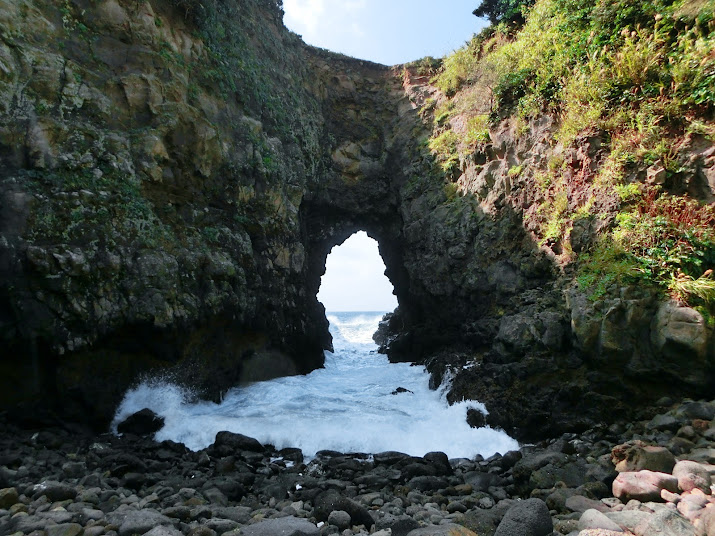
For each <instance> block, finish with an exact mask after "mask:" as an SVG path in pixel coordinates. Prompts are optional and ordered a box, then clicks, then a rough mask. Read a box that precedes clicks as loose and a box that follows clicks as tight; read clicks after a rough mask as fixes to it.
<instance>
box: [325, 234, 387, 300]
mask: <svg viewBox="0 0 715 536" xmlns="http://www.w3.org/2000/svg"><path fill="white" fill-rule="evenodd" d="M318 300H319V301H320V302H321V303H322V304H323V306H324V307H325V309H326V311H330V312H343V311H355V312H356V311H375V312H390V311H393V310H394V309H395V308H396V307H397V298H396V296H395V295H394V287H393V285H392V283H391V282H390V280H389V279H388V278H387V276H386V275H385V262H384V261H383V260H382V257H381V256H380V252H379V249H378V243H377V241H376V240H375V239H373V238H370V237H369V236H368V235H367V233H366V232H364V231H358V232H356V233H354V234H353V235H351V236H350V237H349V238H347V239H346V240H345V241H344V242H342V243H341V244H339V245H336V246H334V247H333V248H332V250H331V251H330V253H329V254H328V256H327V258H326V261H325V274H324V275H323V276H322V278H321V284H320V290H319V291H318Z"/></svg>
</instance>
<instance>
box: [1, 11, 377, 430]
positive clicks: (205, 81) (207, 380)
mask: <svg viewBox="0 0 715 536" xmlns="http://www.w3.org/2000/svg"><path fill="white" fill-rule="evenodd" d="M178 4H181V5H180V6H178V7H177V5H178ZM194 4H196V5H194ZM197 5H198V3H191V2H183V3H181V2H179V3H177V2H169V1H163V0H156V1H151V2H148V1H147V2H133V1H132V2H130V1H120V0H104V1H101V2H89V1H82V0H76V1H75V0H72V1H69V0H68V1H63V2H44V1H41V0H36V1H31V0H27V1H25V0H3V1H2V2H1V3H0V27H2V29H3V31H2V34H1V37H2V40H1V41H0V103H1V104H0V117H1V119H0V125H1V126H0V173H1V175H0V180H2V195H1V196H0V206H1V210H0V214H2V217H1V219H0V226H1V227H0V233H1V238H0V240H1V241H0V270H1V271H2V283H0V311H1V313H0V334H1V336H2V340H3V345H4V346H5V347H6V349H7V350H6V351H5V352H3V356H2V360H1V363H0V368H2V377H3V386H5V387H7V388H4V389H3V390H2V395H0V397H2V402H3V405H7V404H11V403H14V402H17V401H22V400H25V401H27V400H28V399H29V400H33V399H38V398H43V399H50V400H54V401H55V402H58V403H60V404H61V405H64V407H63V408H62V410H63V411H64V412H65V413H67V412H70V414H71V416H75V417H76V416H83V417H87V418H88V419H89V420H90V421H91V422H94V423H97V424H101V423H103V422H106V420H107V417H108V416H109V415H111V412H112V411H113V406H114V404H116V403H117V402H118V398H119V397H120V396H121V394H122V392H123V390H124V389H126V387H127V386H128V385H130V384H131V383H132V382H133V381H136V379H137V378H138V377H140V375H141V374H143V373H146V372H149V371H157V370H162V371H165V374H166V376H167V378H168V379H172V380H177V381H180V382H182V383H187V384H190V385H191V386H192V387H193V388H194V389H195V390H196V392H197V393H198V394H200V395H202V396H209V397H212V398H218V397H220V395H221V392H222V391H224V390H225V389H227V388H229V387H231V386H232V385H235V384H236V383H238V382H240V381H252V380H257V379H265V378H266V377H270V376H277V375H283V374H294V373H305V372H308V371H310V370H312V369H314V368H316V367H318V366H321V364H322V360H323V355H322V350H323V348H329V347H330V339H329V335H328V333H327V321H326V320H325V316H324V313H323V311H322V306H320V305H319V304H318V303H317V301H316V299H315V292H313V291H311V292H307V291H306V278H307V274H308V272H309V270H310V269H311V265H310V262H309V257H310V252H309V250H308V248H309V247H310V243H309V240H308V239H307V237H306V229H305V224H304V222H303V218H302V217H301V210H303V212H305V209H301V206H302V205H303V204H304V198H309V199H311V200H314V199H318V198H320V196H322V195H326V194H325V192H329V191H330V189H331V184H332V183H334V182H336V181H338V182H339V183H340V184H342V183H343V182H345V181H347V182H350V181H352V182H354V183H355V186H356V188H362V190H363V191H364V190H365V186H364V182H365V180H367V179H372V178H373V177H374V176H375V175H376V172H375V168H379V167H380V166H381V160H380V159H381V158H382V154H383V152H384V147H383V144H382V139H381V133H380V132H377V131H375V132H374V131H373V130H372V129H373V127H375V125H379V123H378V122H377V118H376V117H377V116H376V114H371V113H365V112H364V111H362V110H365V109H367V110H371V109H372V108H373V107H374V106H378V107H382V108H386V107H389V106H390V105H389V102H390V98H386V97H384V96H382V95H383V94H384V93H385V92H386V90H385V88H384V86H385V85H386V84H387V79H388V78H390V76H389V75H390V71H389V70H388V69H387V68H385V67H380V66H375V65H372V64H368V63H365V62H360V61H356V60H350V59H349V58H340V57H338V56H337V55H333V54H329V53H325V52H322V51H318V50H314V49H311V48H309V47H307V46H305V45H304V44H303V43H302V42H301V41H300V39H299V38H298V37H297V36H295V35H294V34H291V33H290V32H288V31H287V30H286V29H285V27H284V26H283V25H282V11H281V9H280V7H279V4H278V3H276V2H271V1H268V0H265V1H261V0H245V1H241V2H231V3H229V2H226V3H221V2H217V3H207V4H206V6H209V7H210V10H209V9H205V8H204V7H202V6H199V7H198V8H197V7H196V6H197ZM191 6H193V8H192V7H191ZM197 9H198V11H197ZM366 98H367V99H369V100H370V105H369V106H368V105H367V104H366V103H365V102H361V100H365V99H366ZM350 103H352V104H350ZM386 113H388V112H383V116H384V115H385V114H386ZM365 118H366V119H365ZM346 125H350V129H348V130H346ZM379 128H383V127H382V126H379ZM354 166H357V168H355V169H353V167H354ZM343 189H345V188H343ZM308 192H314V193H313V194H311V195H310V196H308V195H307V193H308ZM334 197H338V196H334ZM374 197H375V198H376V199H377V198H378V197H381V193H380V192H378V191H375V193H374ZM336 210H341V207H339V206H338V208H336ZM375 218H377V216H375ZM331 245H332V244H331ZM328 249H329V248H328ZM323 262H324V258H323ZM313 279H314V278H313ZM318 282H319V276H318ZM316 290H317V288H316Z"/></svg>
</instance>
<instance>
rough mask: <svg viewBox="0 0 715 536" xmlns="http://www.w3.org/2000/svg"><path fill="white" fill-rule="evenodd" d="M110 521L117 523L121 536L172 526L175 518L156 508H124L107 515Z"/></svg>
mask: <svg viewBox="0 0 715 536" xmlns="http://www.w3.org/2000/svg"><path fill="white" fill-rule="evenodd" d="M107 519H108V520H109V522H110V523H111V524H113V525H117V526H118V527H119V530H118V531H117V532H118V533H119V536H133V535H134V534H144V533H146V532H149V531H150V530H151V529H153V528H155V527H157V526H160V525H164V526H168V527H171V526H173V525H174V520H172V519H170V518H169V517H167V516H165V515H162V514H160V513H159V512H157V511H156V510H149V509H144V510H123V511H120V512H116V511H115V512H112V513H111V514H109V515H108V516H107Z"/></svg>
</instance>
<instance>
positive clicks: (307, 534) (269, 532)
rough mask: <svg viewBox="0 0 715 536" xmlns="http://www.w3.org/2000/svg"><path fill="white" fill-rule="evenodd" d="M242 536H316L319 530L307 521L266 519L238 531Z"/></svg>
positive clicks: (295, 518)
mask: <svg viewBox="0 0 715 536" xmlns="http://www.w3.org/2000/svg"><path fill="white" fill-rule="evenodd" d="M240 531H241V534H243V535H244V536H318V535H319V534H320V529H319V528H318V527H316V526H315V525H313V524H312V523H311V522H310V521H308V520H307V519H301V518H298V517H293V516H286V517H279V518H277V519H267V520H265V521H260V522H258V523H255V524H253V525H249V526H247V527H243V528H241V529H240Z"/></svg>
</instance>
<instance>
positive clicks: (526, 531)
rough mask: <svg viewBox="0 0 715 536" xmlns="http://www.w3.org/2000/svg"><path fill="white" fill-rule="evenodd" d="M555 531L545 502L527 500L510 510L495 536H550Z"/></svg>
mask: <svg viewBox="0 0 715 536" xmlns="http://www.w3.org/2000/svg"><path fill="white" fill-rule="evenodd" d="M553 530H554V526H553V522H552V521H551V515H550V514H549V509H548V507H547V506H546V504H545V503H544V501H542V500H539V499H527V500H525V501H520V502H517V503H516V504H515V505H514V506H512V507H511V508H509V510H508V511H507V513H506V514H505V515H504V519H502V521H501V523H499V527H497V530H496V532H495V533H494V536H549V535H550V534H551V533H552V531H553Z"/></svg>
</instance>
